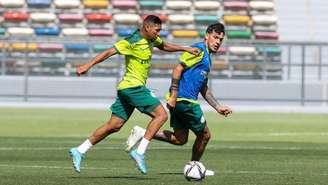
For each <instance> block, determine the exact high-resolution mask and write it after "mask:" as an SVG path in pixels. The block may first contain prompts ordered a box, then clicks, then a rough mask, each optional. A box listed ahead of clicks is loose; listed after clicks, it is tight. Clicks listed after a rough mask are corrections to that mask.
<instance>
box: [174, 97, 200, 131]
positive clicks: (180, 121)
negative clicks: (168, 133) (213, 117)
mask: <svg viewBox="0 0 328 185" xmlns="http://www.w3.org/2000/svg"><path fill="white" fill-rule="evenodd" d="M170 114H171V118H170V119H171V120H170V122H171V127H172V128H187V129H190V130H192V131H193V132H194V133H195V134H198V133H200V132H202V131H203V130H204V128H205V125H206V120H205V118H204V115H203V111H202V109H201V108H200V105H199V104H196V103H191V102H188V101H178V102H177V104H176V106H175V108H174V109H171V110H170Z"/></svg>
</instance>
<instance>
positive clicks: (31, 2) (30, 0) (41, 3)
mask: <svg viewBox="0 0 328 185" xmlns="http://www.w3.org/2000/svg"><path fill="white" fill-rule="evenodd" d="M26 3H27V6H28V7H29V8H49V7H50V5H51V3H52V0H26Z"/></svg>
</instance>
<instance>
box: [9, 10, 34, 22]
mask: <svg viewBox="0 0 328 185" xmlns="http://www.w3.org/2000/svg"><path fill="white" fill-rule="evenodd" d="M3 18H4V20H5V21H12V22H24V21H27V20H28V18H29V15H28V14H27V13H24V12H5V13H4V14H3Z"/></svg>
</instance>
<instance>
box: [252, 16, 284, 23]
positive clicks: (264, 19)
mask: <svg viewBox="0 0 328 185" xmlns="http://www.w3.org/2000/svg"><path fill="white" fill-rule="evenodd" d="M252 21H253V24H254V25H271V24H277V21H278V18H277V16H274V15H254V16H252Z"/></svg>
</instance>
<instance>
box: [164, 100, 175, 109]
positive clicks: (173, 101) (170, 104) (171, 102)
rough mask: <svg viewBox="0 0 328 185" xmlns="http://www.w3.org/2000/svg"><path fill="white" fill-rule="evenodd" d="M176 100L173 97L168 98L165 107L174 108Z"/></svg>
mask: <svg viewBox="0 0 328 185" xmlns="http://www.w3.org/2000/svg"><path fill="white" fill-rule="evenodd" d="M176 103H177V101H176V99H174V98H169V99H168V100H167V103H166V108H168V109H169V110H171V109H174V108H175V105H176Z"/></svg>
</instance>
